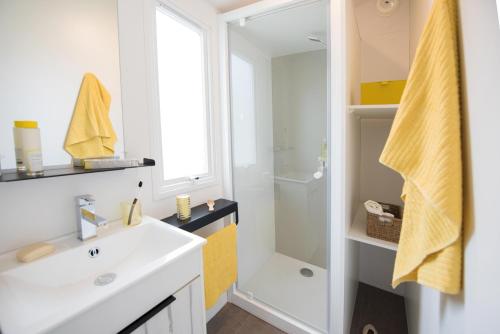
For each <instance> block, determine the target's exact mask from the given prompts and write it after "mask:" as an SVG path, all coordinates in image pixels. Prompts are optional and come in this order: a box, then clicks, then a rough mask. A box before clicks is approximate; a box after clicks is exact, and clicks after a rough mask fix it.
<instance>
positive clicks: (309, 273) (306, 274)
mask: <svg viewBox="0 0 500 334" xmlns="http://www.w3.org/2000/svg"><path fill="white" fill-rule="evenodd" d="M300 274H301V275H302V276H304V277H313V276H314V272H313V271H312V270H311V269H309V268H302V269H300Z"/></svg>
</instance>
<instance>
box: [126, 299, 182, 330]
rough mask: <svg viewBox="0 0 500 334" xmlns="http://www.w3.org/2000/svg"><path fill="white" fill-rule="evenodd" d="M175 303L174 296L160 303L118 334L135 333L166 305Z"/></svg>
mask: <svg viewBox="0 0 500 334" xmlns="http://www.w3.org/2000/svg"><path fill="white" fill-rule="evenodd" d="M174 301H175V297H174V296H170V297H168V298H167V299H165V300H164V301H162V302H160V303H159V304H158V305H156V306H155V307H153V308H152V309H151V310H149V311H147V312H146V313H144V314H143V315H142V316H141V317H140V318H139V319H137V320H136V321H134V322H133V323H131V324H130V325H128V326H127V327H125V328H124V329H122V330H121V331H119V332H118V334H130V333H132V332H133V331H135V330H136V329H137V328H139V327H141V326H142V325H144V324H145V323H146V322H148V320H149V319H151V318H152V317H154V316H155V315H157V314H158V313H160V312H161V310H163V309H164V308H165V307H167V306H168V305H170V304H172V303H173V302H174Z"/></svg>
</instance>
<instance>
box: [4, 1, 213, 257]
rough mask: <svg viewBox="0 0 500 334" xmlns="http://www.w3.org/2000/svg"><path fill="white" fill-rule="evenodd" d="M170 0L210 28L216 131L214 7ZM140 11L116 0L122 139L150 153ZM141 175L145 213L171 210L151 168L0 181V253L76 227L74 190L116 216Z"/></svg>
mask: <svg viewBox="0 0 500 334" xmlns="http://www.w3.org/2000/svg"><path fill="white" fill-rule="evenodd" d="M148 1H149V0H148ZM171 3H173V4H174V5H175V6H177V7H178V8H180V9H182V10H183V11H184V12H186V13H189V14H191V15H193V16H195V18H196V19H197V20H199V21H201V22H203V23H204V24H205V25H206V26H208V27H210V28H211V33H210V42H211V44H212V46H213V47H212V48H211V50H212V53H211V56H212V57H211V59H212V63H211V65H212V78H211V82H212V88H213V90H212V94H213V96H212V97H213V100H214V102H215V107H214V118H215V126H216V127H215V131H214V132H215V133H217V134H219V133H221V128H220V122H219V121H220V115H219V103H218V101H219V86H218V73H219V69H218V56H217V54H218V49H217V47H216V46H217V42H218V34H217V16H216V11H215V9H214V8H212V7H211V6H210V5H209V4H207V3H206V2H205V1H202V0H174V1H171ZM142 14H143V6H142V1H137V0H120V1H119V33H120V65H121V79H122V93H123V122H124V133H125V145H126V148H127V151H128V152H129V153H130V154H132V155H136V156H138V157H149V156H150V138H149V135H148V133H149V114H148V110H149V105H148V98H147V89H148V82H147V80H146V71H145V55H144V35H143V31H144V29H143V17H142ZM116 62H118V59H116ZM220 146H221V145H220V138H216V147H217V148H220ZM216 151H217V152H216V153H217V155H216V159H217V162H218V166H220V165H221V164H220V163H221V161H220V159H221V155H220V152H219V150H216ZM153 158H154V157H153ZM154 168H159V167H154ZM139 179H140V180H143V181H144V187H143V191H142V194H143V198H142V201H143V211H144V213H145V214H148V215H151V216H153V217H157V218H164V217H167V216H170V215H172V214H173V213H174V212H175V198H174V197H172V198H168V199H165V200H161V201H154V200H153V197H152V187H151V182H152V177H151V170H150V169H149V168H143V169H136V170H127V171H115V172H106V173H96V174H90V175H80V176H68V177H61V178H52V179H42V180H35V181H21V182H15V183H10V184H6V183H2V184H0V198H1V199H2V201H1V202H0V211H1V212H2V218H1V222H2V233H0V253H2V252H5V251H8V250H12V249H15V248H18V247H22V246H24V245H27V244H31V243H34V242H37V241H42V240H48V239H52V238H56V237H59V236H62V235H66V234H69V233H73V232H75V231H76V217H75V211H74V205H75V204H74V196H77V195H81V194H85V193H90V194H93V195H94V196H95V198H96V205H97V211H98V213H99V214H101V215H102V216H104V217H106V218H108V219H109V220H114V219H118V218H119V217H120V210H119V206H120V201H124V200H130V199H131V198H133V196H135V191H136V186H137V181H138V180H139ZM219 179H220V177H219ZM221 194H222V187H221V185H220V184H218V185H216V186H213V187H209V188H204V189H201V190H198V191H194V192H192V193H191V196H192V203H193V205H197V204H201V203H203V202H204V201H206V200H207V199H208V198H219V197H220V196H221ZM213 228H214V229H215V228H216V227H215V226H214V227H213Z"/></svg>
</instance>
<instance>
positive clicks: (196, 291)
mask: <svg viewBox="0 0 500 334" xmlns="http://www.w3.org/2000/svg"><path fill="white" fill-rule="evenodd" d="M202 289H203V287H202V281H201V279H200V278H199V277H198V278H196V279H195V280H193V281H191V282H190V283H189V284H188V285H186V286H184V287H183V288H182V289H180V290H178V291H177V292H176V293H174V294H173V296H174V297H175V300H174V301H173V302H172V303H171V304H169V305H168V306H167V307H165V308H164V309H162V310H161V311H160V312H159V313H157V314H156V315H155V316H154V317H152V318H151V319H149V320H148V321H147V322H146V323H145V324H144V325H142V326H141V327H139V328H137V329H136V330H135V331H134V332H133V334H204V333H206V326H205V321H204V312H205V310H204V307H203V290H202Z"/></svg>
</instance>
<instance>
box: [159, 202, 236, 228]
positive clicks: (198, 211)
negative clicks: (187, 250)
mask: <svg viewBox="0 0 500 334" xmlns="http://www.w3.org/2000/svg"><path fill="white" fill-rule="evenodd" d="M231 213H234V214H235V216H236V217H235V223H236V225H238V220H239V218H238V203H237V202H234V201H230V200H227V199H224V198H219V199H218V200H215V206H214V211H208V206H207V204H206V203H204V204H201V205H198V206H195V207H193V208H191V218H190V219H187V220H179V219H177V214H174V215H172V216H170V217H167V218H164V219H162V221H163V222H165V223H167V224H170V225H172V226H175V227H178V228H180V229H183V230H184V231H188V232H194V231H196V230H198V229H200V228H202V227H204V226H207V225H209V224H211V223H213V222H215V221H217V220H219V219H221V218H224V217H225V216H227V215H230V214H231Z"/></svg>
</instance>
